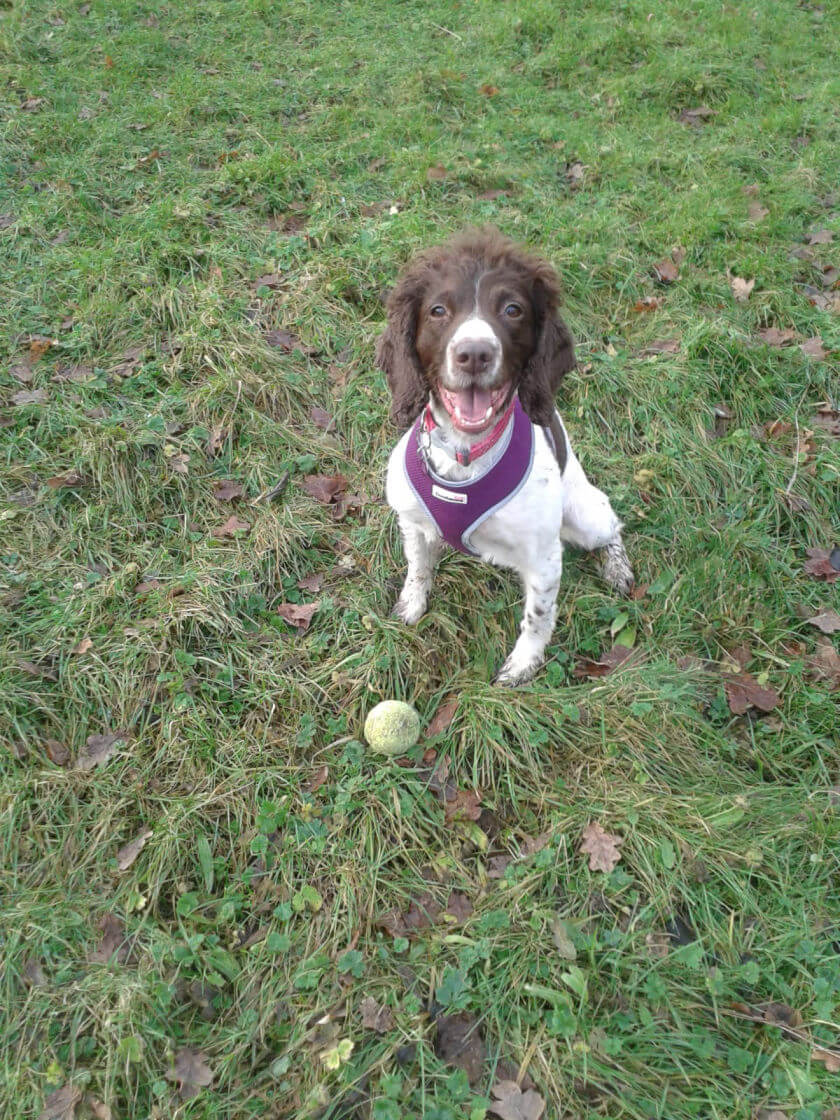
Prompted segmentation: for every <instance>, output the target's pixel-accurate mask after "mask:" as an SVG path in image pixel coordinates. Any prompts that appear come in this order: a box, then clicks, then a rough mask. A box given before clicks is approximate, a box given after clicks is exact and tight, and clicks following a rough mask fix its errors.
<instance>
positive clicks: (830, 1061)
mask: <svg viewBox="0 0 840 1120" xmlns="http://www.w3.org/2000/svg"><path fill="white" fill-rule="evenodd" d="M811 1061H812V1062H822V1064H823V1065H824V1066H825V1070H826V1073H840V1053H838V1051H836V1050H826V1048H825V1047H824V1046H815V1047H814V1049H813V1050H812V1051H811Z"/></svg>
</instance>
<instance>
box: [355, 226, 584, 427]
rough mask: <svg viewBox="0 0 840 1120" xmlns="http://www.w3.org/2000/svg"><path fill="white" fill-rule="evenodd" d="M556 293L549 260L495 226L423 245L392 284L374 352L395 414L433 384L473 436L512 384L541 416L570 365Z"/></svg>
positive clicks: (547, 413) (539, 419)
mask: <svg viewBox="0 0 840 1120" xmlns="http://www.w3.org/2000/svg"><path fill="white" fill-rule="evenodd" d="M556 303H557V278H556V275H555V273H554V271H553V270H552V269H551V268H550V266H549V265H547V264H545V263H544V262H542V261H539V260H536V259H534V258H532V257H530V256H528V255H527V254H526V253H525V252H523V250H521V249H520V248H519V247H518V246H516V245H515V244H514V243H513V242H511V241H509V240H508V239H507V238H503V237H502V236H501V235H500V234H499V233H498V232H496V231H494V230H477V231H472V232H468V233H466V234H463V235H461V236H460V237H458V238H456V239H454V240H453V241H451V242H449V243H447V244H446V245H443V246H441V247H440V248H437V249H432V250H429V251H428V252H426V253H423V254H421V255H420V256H419V257H418V258H417V259H416V260H415V261H414V262H412V264H410V265H409V267H408V268H407V269H406V271H405V272H404V273H403V275H402V276H401V278H400V281H399V283H398V285H397V287H396V288H395V289H394V291H393V292H392V293H391V296H390V298H389V300H388V327H387V329H386V331H385V333H384V335H383V336H382V338H381V339H380V343H379V348H378V352H377V357H378V361H379V365H380V368H382V369H383V370H384V371H385V373H386V375H387V378H388V385H389V387H390V389H391V393H392V395H393V402H392V416H393V418H394V419H395V420H396V421H397V423H399V424H400V425H401V426H407V425H408V424H410V423H411V422H412V421H413V420H414V419H415V417H416V416H417V414H418V413H419V411H420V410H421V408H422V407H423V405H424V404H425V402H426V400H427V399H428V397H429V394H431V395H432V397H433V399H435V400H436V401H437V402H438V403H439V404H440V406H441V407H442V408H443V409H444V410H445V412H446V413H447V414H448V417H449V421H450V423H451V425H452V426H453V427H454V428H455V429H457V430H458V431H459V432H461V433H462V434H463V435H464V436H466V437H470V436H478V435H480V433H481V432H483V431H485V430H486V429H487V428H489V427H490V426H491V425H492V424H493V422H494V420H495V418H496V417H497V416H498V415H499V413H500V412H501V411H503V410H504V408H505V407H506V405H507V403H508V401H509V400H510V397H511V395H512V394H513V392H514V391H516V390H518V391H519V395H520V399H521V401H522V404H523V407H524V408H525V410H526V412H528V414H529V416H530V417H531V419H532V420H533V421H534V422H535V423H540V424H548V423H549V421H550V418H551V413H552V410H553V407H554V391H555V389H556V387H557V385H558V383H559V381H560V378H561V377H562V375H563V373H564V372H565V371H566V370H567V369H570V368H572V366H573V365H574V352H573V348H572V340H571V336H570V335H569V332H568V330H567V329H566V327H565V325H564V324H563V323H562V321H561V320H560V319H559V318H558V317H557V314H556Z"/></svg>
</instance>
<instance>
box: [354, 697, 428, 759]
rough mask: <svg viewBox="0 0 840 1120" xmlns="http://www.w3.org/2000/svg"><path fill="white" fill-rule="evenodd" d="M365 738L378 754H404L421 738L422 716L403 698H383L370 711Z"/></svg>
mask: <svg viewBox="0 0 840 1120" xmlns="http://www.w3.org/2000/svg"><path fill="white" fill-rule="evenodd" d="M365 738H366V739H367V741H368V743H369V745H370V749H371V750H372V751H375V752H376V754H404V753H405V752H406V751H407V750H408V749H409V747H413V746H414V744H415V743H416V742H417V740H418V739H419V738H420V717H419V716H418V714H417V712H415V710H414V709H413V708H412V706H411V705H410V704H404V703H403V701H402V700H383V701H382V703H381V704H377V705H376V707H375V708H371V710H370V711H369V712H368V717H367V719H366V720H365Z"/></svg>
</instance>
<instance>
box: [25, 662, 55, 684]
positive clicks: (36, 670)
mask: <svg viewBox="0 0 840 1120" xmlns="http://www.w3.org/2000/svg"><path fill="white" fill-rule="evenodd" d="M18 668H19V669H22V670H23V672H24V673H28V674H29V676H30V677H40V678H41V679H42V680H45V681H53V682H55V681H57V680H58V676H57V675H56V674H55V673H54V672H53V671H52V669H48V668H47V667H46V666H45V665H36V664H35V662H34V661H18Z"/></svg>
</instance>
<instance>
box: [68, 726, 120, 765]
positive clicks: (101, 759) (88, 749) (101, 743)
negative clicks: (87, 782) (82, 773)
mask: <svg viewBox="0 0 840 1120" xmlns="http://www.w3.org/2000/svg"><path fill="white" fill-rule="evenodd" d="M124 741H125V735H124V734H122V732H119V731H117V732H110V731H108V732H106V733H105V734H104V735H88V737H87V740H86V741H85V745H84V747H83V748H82V749H81V751H80V752H79V756H78V758H77V759H76V769H77V770H93V769H94V767H96V766H103V765H104V764H105V763H106V762H107V761H108V759H109V758H111V757H112V756H113V755H114V754H116V751H117V746H118V744H120V743H122V742H124Z"/></svg>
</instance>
